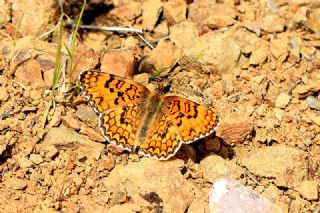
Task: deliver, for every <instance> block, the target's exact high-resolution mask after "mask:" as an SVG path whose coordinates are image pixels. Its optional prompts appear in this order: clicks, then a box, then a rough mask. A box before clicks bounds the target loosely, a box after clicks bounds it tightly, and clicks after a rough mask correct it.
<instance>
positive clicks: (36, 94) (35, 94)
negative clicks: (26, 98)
mask: <svg viewBox="0 0 320 213" xmlns="http://www.w3.org/2000/svg"><path fill="white" fill-rule="evenodd" d="M42 92H43V91H41V90H40V89H33V90H31V91H30V98H31V99H32V100H34V101H38V100H40V99H41V98H42Z"/></svg>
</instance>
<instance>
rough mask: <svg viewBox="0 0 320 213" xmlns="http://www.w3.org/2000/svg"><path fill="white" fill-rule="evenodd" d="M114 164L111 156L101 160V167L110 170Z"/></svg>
mask: <svg viewBox="0 0 320 213" xmlns="http://www.w3.org/2000/svg"><path fill="white" fill-rule="evenodd" d="M114 166H115V163H114V160H113V159H111V158H107V159H105V160H103V168H104V169H106V170H108V171H111V170H112V169H113V168H114Z"/></svg>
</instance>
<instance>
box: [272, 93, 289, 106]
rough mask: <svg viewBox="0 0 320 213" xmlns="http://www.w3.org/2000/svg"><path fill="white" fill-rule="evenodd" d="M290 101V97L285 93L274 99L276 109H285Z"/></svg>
mask: <svg viewBox="0 0 320 213" xmlns="http://www.w3.org/2000/svg"><path fill="white" fill-rule="evenodd" d="M290 100H291V96H290V95H288V94H287V93H280V94H279V95H278V97H277V99H276V104H275V105H276V107H278V108H281V109H284V108H286V107H287V105H288V104H289V102H290Z"/></svg>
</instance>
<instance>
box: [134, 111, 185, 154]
mask: <svg viewBox="0 0 320 213" xmlns="http://www.w3.org/2000/svg"><path fill="white" fill-rule="evenodd" d="M181 144H182V141H181V139H180V136H179V134H178V132H177V130H176V128H175V127H174V126H173V125H172V122H171V121H170V118H169V117H168V116H167V115H165V114H163V113H159V114H157V117H156V118H155V120H154V121H153V123H151V125H150V126H149V128H148V130H147V132H146V135H145V138H142V140H141V144H140V151H139V153H140V154H142V155H145V156H148V157H152V158H155V159H158V160H167V159H168V158H170V157H172V156H173V155H174V154H175V153H176V152H177V151H178V150H179V148H180V146H181Z"/></svg>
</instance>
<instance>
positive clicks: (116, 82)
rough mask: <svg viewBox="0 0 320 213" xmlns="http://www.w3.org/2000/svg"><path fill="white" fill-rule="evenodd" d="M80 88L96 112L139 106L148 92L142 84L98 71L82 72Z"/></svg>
mask: <svg viewBox="0 0 320 213" xmlns="http://www.w3.org/2000/svg"><path fill="white" fill-rule="evenodd" d="M79 81H80V87H81V89H82V90H83V91H84V92H85V94H86V97H87V98H88V99H89V101H90V104H91V105H92V107H93V108H94V109H95V111H96V112H98V113H99V112H103V111H105V110H108V109H111V108H114V107H122V106H127V105H133V104H138V105H139V104H141V103H142V102H143V101H144V100H145V99H146V97H147V96H148V94H149V93H150V91H149V90H148V89H147V88H146V87H145V86H143V85H142V84H139V83H136V82H134V81H130V80H128V79H125V78H122V77H120V76H116V75H112V74H109V73H105V72H99V71H94V70H91V71H84V72H82V73H81V74H80V76H79Z"/></svg>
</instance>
